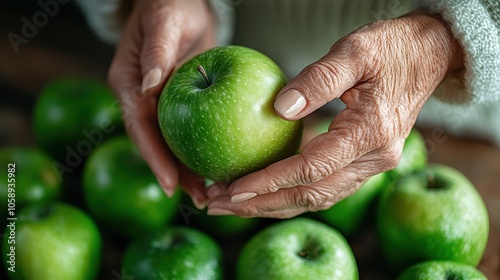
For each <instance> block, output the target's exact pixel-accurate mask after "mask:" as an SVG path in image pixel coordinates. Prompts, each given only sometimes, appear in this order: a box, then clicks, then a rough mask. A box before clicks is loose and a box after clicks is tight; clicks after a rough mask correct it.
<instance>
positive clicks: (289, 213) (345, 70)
mask: <svg viewBox="0 0 500 280" xmlns="http://www.w3.org/2000/svg"><path fill="white" fill-rule="evenodd" d="M462 56H463V54H462V50H461V48H460V45H459V43H458V42H457V41H456V40H455V38H454V37H453V35H452V33H451V31H450V30H449V27H448V26H447V24H446V23H445V22H444V21H442V20H441V19H439V18H436V17H434V16H430V15H427V14H418V13H413V14H410V15H407V16H404V17H401V18H397V19H391V20H385V21H379V22H375V23H372V24H369V25H366V26H364V27H362V28H360V29H358V30H356V31H355V32H353V33H351V34H350V35H348V36H346V37H344V38H342V39H341V40H339V41H338V42H337V43H336V44H335V45H334V46H333V47H332V48H331V50H330V52H329V53H328V54H327V55H325V56H324V57H323V58H321V59H320V60H319V61H317V62H315V63H313V64H311V65H309V66H307V67H306V68H305V69H304V70H303V71H302V72H301V73H300V74H299V75H298V76H297V77H295V78H294V79H293V80H292V81H291V82H290V83H289V84H288V85H287V86H286V87H285V88H284V89H283V90H282V91H281V92H280V94H279V95H278V97H277V99H276V102H275V109H276V111H277V113H278V114H279V115H281V116H282V117H283V118H284V119H289V120H295V119H300V118H303V117H305V116H307V115H308V114H310V113H312V112H313V111H315V110H316V109H318V108H319V107H321V106H323V105H324V104H325V103H326V102H328V101H331V100H333V99H334V98H340V99H341V100H342V101H343V102H344V103H345V105H346V107H347V108H346V109H345V110H343V111H342V112H341V113H339V114H338V115H337V116H336V117H335V118H334V119H333V121H332V123H331V125H330V128H329V132H328V133H326V134H322V135H320V136H318V137H316V138H314V139H312V140H311V141H310V142H309V143H307V144H306V146H305V147H304V148H303V150H302V152H301V153H300V154H298V155H295V156H292V157H289V158H287V159H284V160H282V161H279V162H276V163H274V164H272V165H270V166H268V167H267V168H265V169H263V170H260V171H257V172H255V173H252V174H250V175H247V176H245V177H243V178H240V179H239V180H237V181H235V182H233V183H232V184H231V185H230V186H222V185H217V184H216V185H213V186H211V187H209V188H208V190H207V191H206V192H207V196H208V198H209V203H208V209H209V210H208V213H209V214H211V215H238V216H244V217H255V216H259V217H275V218H288V217H293V216H296V215H298V214H301V213H303V212H306V211H317V210H322V209H327V208H329V207H331V206H332V205H333V204H335V203H336V202H338V201H340V200H341V199H343V198H345V197H346V196H348V195H350V194H353V193H354V192H355V191H356V190H357V189H358V188H359V187H360V186H361V184H362V183H363V182H364V181H365V180H366V179H367V178H369V177H370V176H372V175H374V174H377V173H380V172H383V171H386V170H389V169H392V168H394V167H395V166H396V165H397V164H398V162H399V159H400V156H401V151H402V149H403V145H404V141H405V139H406V137H407V136H408V134H409V132H410V130H411V128H412V127H413V125H414V124H415V121H416V118H417V115H418V113H419V112H420V110H421V108H422V106H423V105H424V103H425V102H426V101H427V99H428V98H429V97H430V95H431V94H432V92H433V91H434V90H435V89H436V87H437V86H438V85H439V84H440V83H441V81H442V80H443V79H444V77H445V76H446V74H447V73H449V72H451V71H455V70H457V69H459V68H462V67H463V60H462V59H463V58H462Z"/></svg>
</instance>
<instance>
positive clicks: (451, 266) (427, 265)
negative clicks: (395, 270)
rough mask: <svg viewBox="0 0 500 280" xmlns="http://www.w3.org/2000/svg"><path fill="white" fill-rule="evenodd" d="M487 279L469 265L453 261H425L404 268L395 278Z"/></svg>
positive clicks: (422, 279)
mask: <svg viewBox="0 0 500 280" xmlns="http://www.w3.org/2000/svg"><path fill="white" fill-rule="evenodd" d="M450 279H453V280H487V278H486V276H485V275H484V274H483V273H482V272H481V271H479V270H478V269H477V268H475V267H474V266H471V265H467V264H463V263H459V262H453V261H438V260H434V261H426V262H422V263H418V264H415V265H413V266H411V267H409V268H408V269H406V270H405V271H404V272H403V273H402V274H400V275H399V276H398V278H397V279H396V280H450Z"/></svg>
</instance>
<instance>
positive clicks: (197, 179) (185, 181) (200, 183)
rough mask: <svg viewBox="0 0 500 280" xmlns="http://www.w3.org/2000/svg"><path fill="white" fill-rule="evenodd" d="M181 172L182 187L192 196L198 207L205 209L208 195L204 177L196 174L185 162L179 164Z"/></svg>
mask: <svg viewBox="0 0 500 280" xmlns="http://www.w3.org/2000/svg"><path fill="white" fill-rule="evenodd" d="M179 174H180V186H181V188H182V189H183V190H184V192H186V193H187V194H188V195H189V196H190V197H191V199H192V201H193V204H194V205H195V206H196V208H198V209H200V210H201V209H204V208H205V206H206V204H207V197H206V195H205V190H204V189H205V180H204V179H203V177H201V176H199V175H197V174H195V173H194V172H193V171H191V170H190V169H189V168H187V167H186V166H185V165H183V164H180V166H179Z"/></svg>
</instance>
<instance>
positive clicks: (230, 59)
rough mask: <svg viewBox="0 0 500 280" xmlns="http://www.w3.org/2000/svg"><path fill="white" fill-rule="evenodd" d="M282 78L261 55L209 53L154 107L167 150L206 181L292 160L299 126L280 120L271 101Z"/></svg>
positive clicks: (186, 68)
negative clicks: (280, 161) (285, 159)
mask: <svg viewBox="0 0 500 280" xmlns="http://www.w3.org/2000/svg"><path fill="white" fill-rule="evenodd" d="M286 83H287V79H286V77H285V75H284V73H283V72H282V70H281V69H280V68H279V66H278V65H276V63H274V62H273V61H272V60H271V59H270V58H268V57H267V56H265V55H264V54H262V53H260V52H258V51H255V50H252V49H249V48H246V47H241V46H226V47H217V48H213V49H211V50H209V51H207V52H205V53H203V54H201V55H198V56H196V57H194V58H193V59H191V60H189V61H188V62H186V63H185V64H184V65H182V66H181V67H180V68H179V69H178V70H177V71H176V72H175V73H174V74H172V76H171V78H170V79H169V81H168V82H167V84H166V86H165V88H164V90H163V93H162V95H161V97H160V100H159V105H158V120H159V125H160V128H161V131H162V134H163V137H164V138H165V140H166V142H167V144H168V146H169V147H170V149H171V150H172V152H173V153H174V154H175V155H176V156H177V158H179V159H180V160H181V161H182V162H183V163H184V164H186V165H187V166H188V167H189V168H191V169H192V170H193V171H195V172H196V173H198V174H199V175H202V176H204V177H205V178H208V179H212V180H214V181H223V182H230V181H232V180H234V179H237V178H239V177H241V176H243V175H246V174H248V173H251V172H253V171H256V170H258V169H261V168H264V167H266V166H267V165H269V164H271V163H273V162H276V161H278V160H281V159H283V158H285V157H288V156H290V155H292V154H294V153H295V152H296V151H297V149H298V147H299V144H300V140H301V135H302V122H301V121H286V120H283V119H281V118H280V117H279V116H278V115H277V114H276V113H275V111H274V107H273V104H274V100H275V98H276V95H277V94H278V92H279V91H280V90H281V89H282V88H283V87H284V86H285V84H286Z"/></svg>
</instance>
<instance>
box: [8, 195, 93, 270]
mask: <svg viewBox="0 0 500 280" xmlns="http://www.w3.org/2000/svg"><path fill="white" fill-rule="evenodd" d="M6 234H7V235H8V236H9V237H8V238H7V235H6V237H5V238H4V241H3V256H4V258H5V262H4V264H6V266H7V269H8V274H9V278H10V279H12V280H18V279H23V280H30V279H33V280H37V279H51V280H65V279H72V280H86V279H88V280H92V279H94V278H95V276H96V274H97V272H98V269H99V263H100V256H101V237H100V234H99V230H98V228H97V226H96V225H95V223H94V221H93V220H92V219H91V218H90V217H89V216H88V215H87V214H85V213H84V212H82V211H81V210H79V209H78V208H75V207H73V206H71V205H67V204H63V203H49V204H38V203H36V204H30V205H27V206H26V207H24V208H23V209H22V210H21V211H20V212H19V213H18V217H17V221H12V222H11V223H10V224H9V225H8V227H7V233H6Z"/></svg>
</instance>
